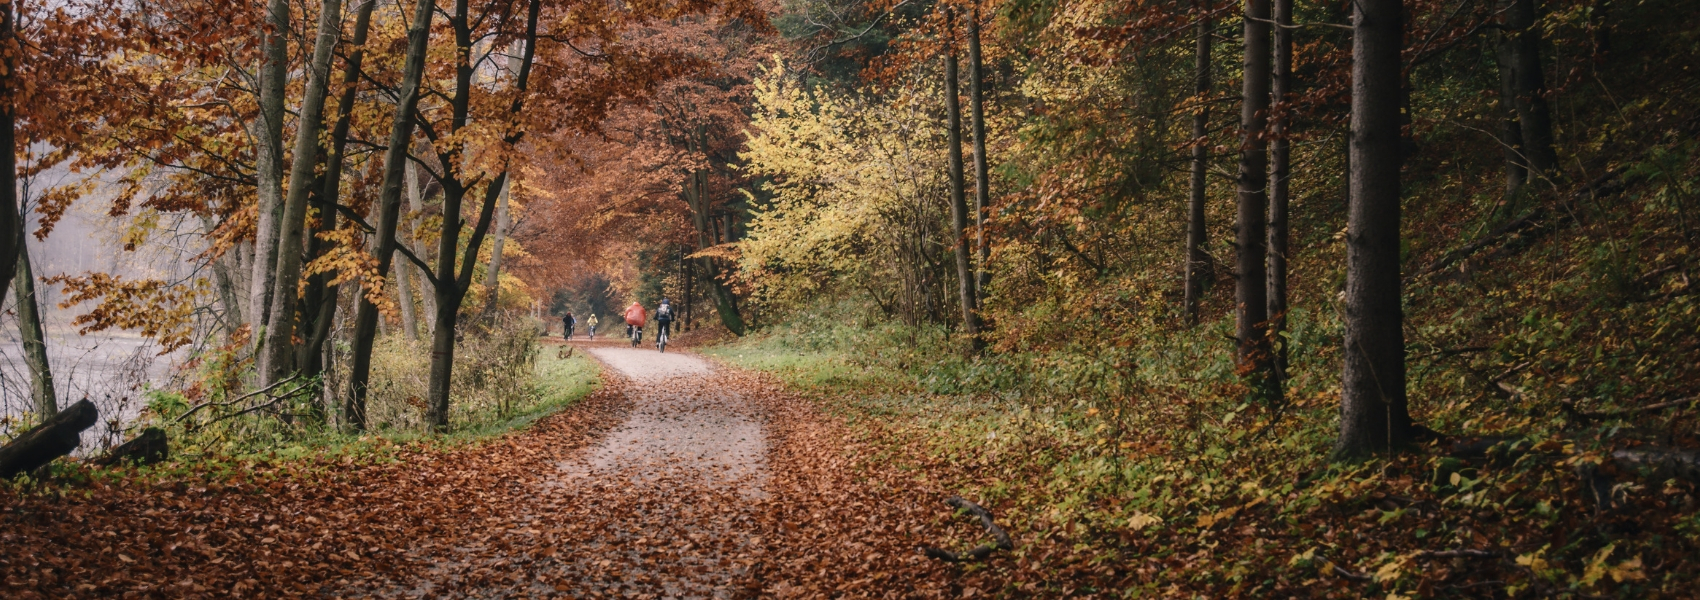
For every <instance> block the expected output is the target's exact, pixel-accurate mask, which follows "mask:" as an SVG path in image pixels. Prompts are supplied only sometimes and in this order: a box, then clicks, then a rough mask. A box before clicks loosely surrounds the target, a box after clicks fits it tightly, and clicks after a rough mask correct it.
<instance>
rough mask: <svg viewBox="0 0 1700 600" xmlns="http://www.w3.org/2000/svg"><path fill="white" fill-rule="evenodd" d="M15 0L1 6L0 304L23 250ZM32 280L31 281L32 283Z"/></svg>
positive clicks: (3, 300) (17, 45)
mask: <svg viewBox="0 0 1700 600" xmlns="http://www.w3.org/2000/svg"><path fill="white" fill-rule="evenodd" d="M16 5H17V3H15V2H8V3H6V6H5V7H0V49H3V50H4V51H3V52H0V148H5V149H6V151H5V152H0V304H4V303H5V301H6V288H9V287H12V285H11V284H12V278H13V276H15V275H16V274H17V268H18V257H19V256H20V255H21V254H22V253H23V249H24V238H23V236H24V222H23V215H21V214H19V210H20V209H19V206H18V155H17V147H18V141H17V131H16V129H17V125H18V111H17V107H15V106H13V105H12V98H13V96H14V90H16V89H17V87H18V82H17V80H16V79H15V78H14V74H15V73H17V67H18V62H17V61H18V48H19V47H20V44H19V42H18V40H17V23H16V22H15V20H16V16H15V15H13V14H12V8H13V7H14V6H16ZM32 283H33V282H32Z"/></svg>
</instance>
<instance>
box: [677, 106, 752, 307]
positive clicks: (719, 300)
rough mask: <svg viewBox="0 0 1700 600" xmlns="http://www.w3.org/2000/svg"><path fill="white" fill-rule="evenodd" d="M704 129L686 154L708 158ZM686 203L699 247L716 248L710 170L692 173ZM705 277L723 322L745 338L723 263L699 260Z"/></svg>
mask: <svg viewBox="0 0 1700 600" xmlns="http://www.w3.org/2000/svg"><path fill="white" fill-rule="evenodd" d="M704 136H705V133H704V130H703V128H702V127H700V126H699V127H697V128H696V130H695V131H693V132H692V133H691V134H690V136H688V137H687V138H686V142H685V151H686V152H701V153H703V156H705V157H706V156H707V155H708V149H707V147H708V143H707V140H706V139H704ZM685 203H686V204H689V205H690V206H691V218H692V221H693V225H694V226H695V227H696V230H697V248H698V249H699V250H700V249H705V248H708V247H709V246H713V245H714V236H715V235H716V234H717V228H716V227H715V226H714V220H713V219H712V218H711V217H710V216H709V209H710V208H711V207H710V206H709V202H708V171H707V170H705V169H698V170H696V171H692V172H691V174H690V180H689V181H687V182H685ZM697 264H698V265H699V266H700V267H701V270H702V276H703V278H704V279H707V280H708V287H709V292H710V293H711V294H712V295H713V296H714V309H715V313H716V314H718V315H719V316H720V323H721V324H722V325H724V326H726V330H727V331H730V332H732V334H733V335H737V336H742V335H744V334H745V333H746V332H747V331H748V329H749V327H748V325H747V324H746V323H744V316H743V315H742V314H740V313H739V312H738V297H737V295H736V294H733V293H732V288H731V287H730V286H727V285H726V282H725V280H723V279H722V276H721V272H720V264H719V262H717V261H716V260H715V259H712V258H707V257H703V258H700V259H698V262H697Z"/></svg>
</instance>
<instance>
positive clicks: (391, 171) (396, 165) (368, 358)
mask: <svg viewBox="0 0 1700 600" xmlns="http://www.w3.org/2000/svg"><path fill="white" fill-rule="evenodd" d="M435 8H436V3H435V2H420V3H419V4H418V8H417V9H415V11H414V13H413V22H412V24H411V25H409V26H408V28H407V55H406V58H405V59H404V62H403V63H402V76H401V87H400V90H399V91H400V94H399V95H398V96H397V99H396V107H395V117H394V122H395V126H394V127H393V128H391V129H390V139H389V146H388V147H387V148H385V150H384V184H383V187H382V188H380V189H379V191H378V218H377V221H378V223H377V226H376V227H377V231H376V232H375V235H374V236H373V239H372V254H373V256H376V257H377V258H378V275H379V276H380V277H383V276H386V275H387V274H388V273H389V270H390V257H391V256H392V255H394V254H395V229H396V221H397V219H398V217H399V215H398V213H399V212H400V208H401V184H402V181H401V178H402V173H403V166H404V165H406V164H407V160H408V159H407V156H408V146H409V142H411V141H412V140H413V127H414V125H415V122H414V114H413V113H414V107H415V106H416V105H417V104H418V103H419V80H420V78H421V76H422V74H423V73H424V71H425V58H426V57H425V47H426V42H427V41H428V40H429V34H430V32H431V17H432V16H433V15H434V14H435V10H434V9H435ZM359 296H360V304H359V308H357V309H355V313H354V338H353V348H352V352H351V354H352V356H351V357H350V363H349V373H348V389H349V394H348V403H347V404H346V405H344V406H343V417H342V418H343V423H346V424H347V425H348V427H350V428H352V429H355V430H363V429H365V428H366V386H367V382H368V381H369V380H370V379H371V374H372V343H373V341H375V338H376V337H377V335H376V333H377V329H378V306H377V305H375V304H372V302H371V301H370V300H368V299H367V298H366V295H365V294H360V295H359Z"/></svg>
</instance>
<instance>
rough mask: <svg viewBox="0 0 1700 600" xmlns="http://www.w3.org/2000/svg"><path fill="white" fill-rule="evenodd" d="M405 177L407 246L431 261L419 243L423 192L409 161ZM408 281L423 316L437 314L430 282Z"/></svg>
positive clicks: (406, 264) (409, 265) (404, 265)
mask: <svg viewBox="0 0 1700 600" xmlns="http://www.w3.org/2000/svg"><path fill="white" fill-rule="evenodd" d="M406 177H407V206H408V209H409V210H411V211H413V215H414V216H413V217H411V218H409V219H408V220H407V228H408V230H409V232H410V234H411V235H410V236H409V238H408V242H407V245H408V246H410V247H412V248H413V255H414V256H418V257H419V259H420V260H424V261H429V260H431V259H430V258H429V256H430V255H429V254H428V253H427V252H425V244H424V243H422V242H420V241H419V222H420V220H421V219H420V217H419V216H418V215H421V214H424V213H425V198H424V191H423V190H421V189H419V188H420V185H419V173H418V167H416V166H415V165H414V164H413V161H411V160H410V161H407V175H406ZM402 268H404V269H409V270H410V272H412V271H413V270H417V269H418V268H419V267H418V266H416V265H414V264H413V263H412V262H411V261H410V262H404V263H402ZM413 275H419V273H413ZM408 279H411V280H413V283H414V285H416V286H418V287H417V290H416V291H417V292H418V294H419V304H420V308H422V309H424V310H425V314H427V315H436V314H437V301H436V298H435V297H434V296H433V295H432V293H431V288H430V287H429V286H430V284H431V282H429V281H427V280H426V279H425V278H424V277H418V276H409V277H408ZM434 322H435V321H425V324H426V326H427V327H430V326H431V324H432V323H434ZM415 323H416V324H417V323H418V319H417V318H415ZM415 328H416V329H417V327H415ZM430 331H431V330H430V329H427V330H426V332H427V333H429V332H430ZM416 335H417V334H416ZM409 339H418V338H417V337H414V338H409Z"/></svg>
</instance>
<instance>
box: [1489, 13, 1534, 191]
mask: <svg viewBox="0 0 1700 600" xmlns="http://www.w3.org/2000/svg"><path fill="white" fill-rule="evenodd" d="M1516 46H1517V38H1516V36H1515V34H1511V33H1507V32H1501V33H1500V40H1499V43H1498V44H1496V45H1495V46H1494V59H1495V62H1497V63H1499V113H1500V115H1501V117H1502V119H1503V125H1502V127H1503V129H1502V131H1503V133H1502V134H1501V135H1502V136H1503V138H1504V139H1502V140H1501V141H1500V146H1501V148H1502V149H1503V150H1504V153H1505V202H1504V211H1505V213H1507V216H1509V215H1510V213H1513V212H1514V211H1515V210H1516V208H1517V207H1516V204H1517V200H1518V199H1519V197H1521V196H1522V193H1523V184H1525V183H1527V182H1528V181H1529V165H1528V161H1527V159H1526V158H1524V152H1523V124H1522V122H1520V121H1519V120H1518V119H1517V48H1516Z"/></svg>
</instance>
